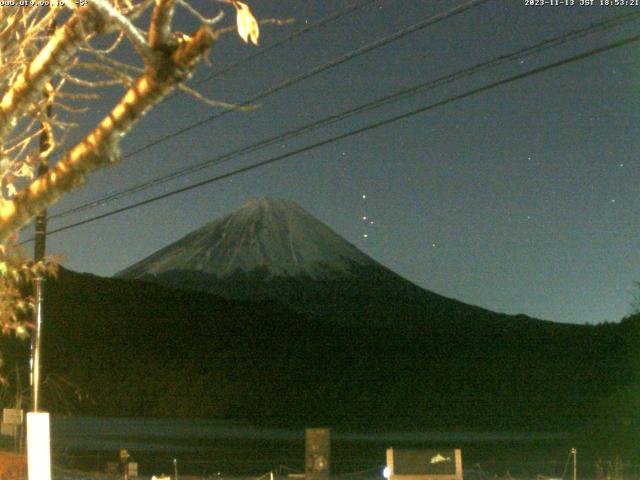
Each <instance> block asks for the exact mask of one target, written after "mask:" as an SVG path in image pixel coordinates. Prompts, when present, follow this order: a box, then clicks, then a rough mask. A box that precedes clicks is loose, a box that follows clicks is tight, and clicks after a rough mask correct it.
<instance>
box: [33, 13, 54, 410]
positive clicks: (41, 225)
mask: <svg viewBox="0 0 640 480" xmlns="http://www.w3.org/2000/svg"><path fill="white" fill-rule="evenodd" d="M55 30H56V21H55V17H54V19H53V20H52V21H51V23H50V24H49V32H48V33H49V36H51V35H52V34H53V33H54V32H55ZM43 100H44V101H45V102H47V106H46V107H45V116H46V118H51V114H52V110H53V109H52V106H51V103H50V102H49V92H48V91H46V90H45V92H44V94H43ZM45 122H46V119H45V120H44V121H43V122H41V125H42V132H41V133H40V156H39V162H38V170H37V172H36V174H37V176H38V177H41V176H43V175H45V174H46V173H47V172H48V171H49V149H50V147H51V142H52V140H53V139H52V138H50V135H49V130H48V128H47V127H45ZM35 229H36V231H35V235H34V242H35V245H34V248H33V260H34V262H39V261H41V260H42V259H44V256H45V251H46V241H47V210H46V209H45V210H43V211H41V212H40V213H39V214H38V215H37V216H36V222H35ZM44 282H45V279H44V278H43V277H42V276H41V275H39V274H38V275H36V278H35V279H34V284H33V291H34V296H35V308H34V312H33V316H34V318H33V323H34V325H35V326H36V331H35V333H34V335H33V338H32V340H31V400H32V411H33V412H37V411H38V410H39V408H40V377H41V374H40V370H41V362H40V345H41V341H42V339H41V337H42V302H43V300H44Z"/></svg>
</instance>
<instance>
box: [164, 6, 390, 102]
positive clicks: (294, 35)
mask: <svg viewBox="0 0 640 480" xmlns="http://www.w3.org/2000/svg"><path fill="white" fill-rule="evenodd" d="M377 1H378V0H364V1H363V2H360V3H354V4H352V5H348V6H347V7H345V8H343V9H342V10H339V11H337V12H335V13H333V14H331V15H328V16H326V17H324V18H322V19H320V20H318V21H316V22H313V23H310V24H309V25H307V26H305V27H303V28H301V29H300V30H297V31H295V32H293V33H292V34H291V35H288V36H286V37H285V38H283V39H282V40H279V41H277V42H275V43H272V44H271V45H269V46H268V47H265V48H262V49H260V50H258V51H257V52H255V53H253V54H251V55H248V56H246V57H244V58H242V59H241V60H238V61H237V62H235V63H232V64H231V65H228V66H226V67H224V68H222V69H220V70H218V71H217V72H214V73H212V74H211V75H209V76H207V77H205V78H203V79H201V80H199V81H197V82H194V84H195V85H202V84H203V83H206V82H208V81H210V80H213V79H214V78H217V77H219V76H221V75H224V74H225V73H227V72H230V71H231V70H235V69H236V68H238V67H239V66H241V65H244V64H245V63H248V62H250V61H251V60H255V59H256V58H258V57H261V56H262V55H264V54H266V53H268V52H270V51H271V50H275V49H276V48H279V47H281V46H283V45H285V44H287V43H289V42H290V41H291V40H293V39H295V38H297V37H299V36H301V35H304V34H306V33H309V32H311V31H313V30H315V29H317V28H320V27H323V26H325V25H327V24H329V23H331V22H334V21H335V20H338V19H339V18H341V17H344V16H345V15H347V14H349V13H352V12H355V11H357V10H360V9H361V8H364V7H366V6H367V5H369V4H371V3H374V2H377ZM176 95H177V93H176Z"/></svg>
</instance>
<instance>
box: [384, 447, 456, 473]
mask: <svg viewBox="0 0 640 480" xmlns="http://www.w3.org/2000/svg"><path fill="white" fill-rule="evenodd" d="M385 477H386V478H387V479H388V480H462V452H461V451H460V449H459V448H456V449H444V450H394V449H393V448H388V449H387V468H385Z"/></svg>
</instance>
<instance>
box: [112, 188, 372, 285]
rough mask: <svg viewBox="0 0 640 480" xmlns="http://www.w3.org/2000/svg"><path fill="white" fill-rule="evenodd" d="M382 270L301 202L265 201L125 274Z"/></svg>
mask: <svg viewBox="0 0 640 480" xmlns="http://www.w3.org/2000/svg"><path fill="white" fill-rule="evenodd" d="M368 265H370V266H374V265H378V264H377V263H376V262H375V261H374V260H372V259H371V258H369V257H368V256H367V255H365V254H364V253H362V252H361V251H360V250H358V249H357V248H356V247H355V246H353V245H352V244H350V243H349V242H347V241H346V240H344V239H343V238H342V237H340V236H339V235H338V234H336V233H335V232H334V231H333V230H331V228H329V227H328V226H327V225H325V224H324V223H322V222H321V221H319V220H317V219H316V218H315V217H313V216H312V215H311V214H309V213H308V212H307V211H306V210H304V209H303V208H302V207H300V206H299V205H298V204H296V203H295V202H290V201H285V200H280V199H274V198H269V197H262V198H259V199H255V200H251V201H249V202H248V203H246V204H245V205H243V206H242V207H241V208H239V209H238V210H236V211H235V212H232V213H230V214H228V215H226V216H224V217H222V218H220V219H217V220H214V221H212V222H210V223H208V224H207V225H205V226H204V227H202V228H200V229H198V230H196V231H194V232H192V233H190V234H188V235H187V236H185V237H183V238H182V239H180V240H178V241H177V242H175V243H173V244H171V245H169V246H167V247H165V248H163V249H162V250H159V251H158V252H156V253H154V254H152V255H151V256H149V257H147V258H145V259H144V260H142V261H140V262H138V263H136V264H134V265H132V266H131V267H129V268H127V269H126V270H124V271H122V272H120V273H119V274H118V276H121V277H126V278H141V277H147V276H153V277H158V276H161V275H163V274H166V273H167V272H171V271H191V272H200V273H203V274H206V275H214V276H216V277H218V278H222V277H225V276H228V275H233V274H237V273H250V272H254V271H261V272H263V273H264V274H267V275H268V276H271V277H283V276H284V277H293V276H307V277H311V278H314V279H321V278H324V277H326V276H332V275H335V274H342V273H348V272H349V271H350V269H351V268H352V267H354V266H368Z"/></svg>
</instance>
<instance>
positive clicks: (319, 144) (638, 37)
mask: <svg viewBox="0 0 640 480" xmlns="http://www.w3.org/2000/svg"><path fill="white" fill-rule="evenodd" d="M638 41H640V35H635V36H632V37H627V38H625V39H623V40H620V41H617V42H613V43H610V44H608V45H605V46H604V47H599V48H596V49H593V50H589V51H588V52H586V53H581V54H578V55H574V56H572V57H569V58H566V59H564V60H560V61H557V62H553V63H551V64H547V65H544V66H542V67H537V68H534V69H531V70H528V71H526V72H523V73H521V74H518V75H514V76H511V77H508V78H506V79H503V80H498V81H496V82H492V83H489V84H487V85H484V86H482V87H478V88H475V89H472V90H469V91H467V92H464V93H461V94H459V95H455V96H452V97H449V98H446V99H444V100H440V101H438V102H435V103H431V104H429V105H426V106H423V107H420V108H417V109H415V110H411V111H409V112H406V113H403V114H400V115H396V116H394V117H391V118H388V119H385V120H380V121H378V122H375V123H372V124H369V125H367V126H364V127H361V128H358V129H355V130H351V131H349V132H346V133H342V134H340V135H336V136H334V137H331V138H328V139H325V140H322V141H320V142H316V143H313V144H310V145H307V146H305V147H302V148H298V149H296V150H292V151H290V152H287V153H284V154H281V155H277V156H275V157H272V158H269V159H267V160H263V161H262V162H258V163H255V164H252V165H248V166H246V167H242V168H238V169H236V170H233V171H231V172H228V173H225V174H222V175H218V176H216V177H212V178H209V179H207V180H203V181H201V182H197V183H194V184H191V185H188V186H186V187H182V188H179V189H176V190H172V191H171V192H167V193H164V194H162V195H157V196H155V197H153V198H149V199H147V200H143V201H140V202H137V203H134V204H131V205H128V206H126V207H123V208H119V209H116V210H112V211H111V212H107V213H104V214H101V215H96V216H94V217H91V218H88V219H85V220H82V221H79V222H76V223H72V224H69V225H65V226H64V227H60V228H57V229H55V230H51V231H49V235H52V234H54V233H59V232H63V231H65V230H69V229H72V228H75V227H79V226H81V225H86V224H88V223H92V222H95V221H97V220H102V219H104V218H107V217H110V216H112V215H116V214H118V213H123V212H126V211H128V210H132V209H134V208H138V207H141V206H143V205H147V204H149V203H153V202H156V201H158V200H162V199H165V198H169V197H172V196H174V195H178V194H180V193H184V192H187V191H190V190H194V189H196V188H199V187H202V186H204V185H209V184H211V183H214V182H217V181H220V180H224V179H226V178H229V177H231V176H234V175H237V174H240V173H245V172H248V171H250V170H255V169H257V168H259V167H264V166H266V165H269V164H272V163H275V162H278V161H281V160H285V159H287V158H290V157H293V156H295V155H300V154H302V153H306V152H309V151H311V150H315V149H317V148H319V147H322V146H324V145H328V144H331V143H335V142H337V141H339V140H343V139H345V138H349V137H353V136H355V135H359V134H361V133H365V132H368V131H371V130H374V129H377V128H380V127H383V126H386V125H389V124H391V123H395V122H398V121H400V120H404V119H407V118H410V117H413V116H415V115H418V114H420V113H424V112H427V111H429V110H433V109H434V108H437V107H441V106H443V105H447V104H450V103H453V102H456V101H459V100H462V99H464V98H467V97H470V96H473V95H477V94H479V93H482V92H486V91H488V90H492V89H494V88H497V87H499V86H502V85H506V84H509V83H512V82H515V81H518V80H522V79H524V78H527V77H530V76H533V75H537V74H540V73H543V72H546V71H548V70H552V69H554V68H558V67H560V66H563V65H567V64H570V63H573V62H577V61H579V60H583V59H586V58H589V57H592V56H594V55H599V54H602V53H604V52H607V51H610V50H613V49H615V48H620V47H624V46H626V45H630V44H632V43H636V42H638ZM31 240H33V239H29V240H25V241H24V242H21V243H27V242H29V241H31Z"/></svg>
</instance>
